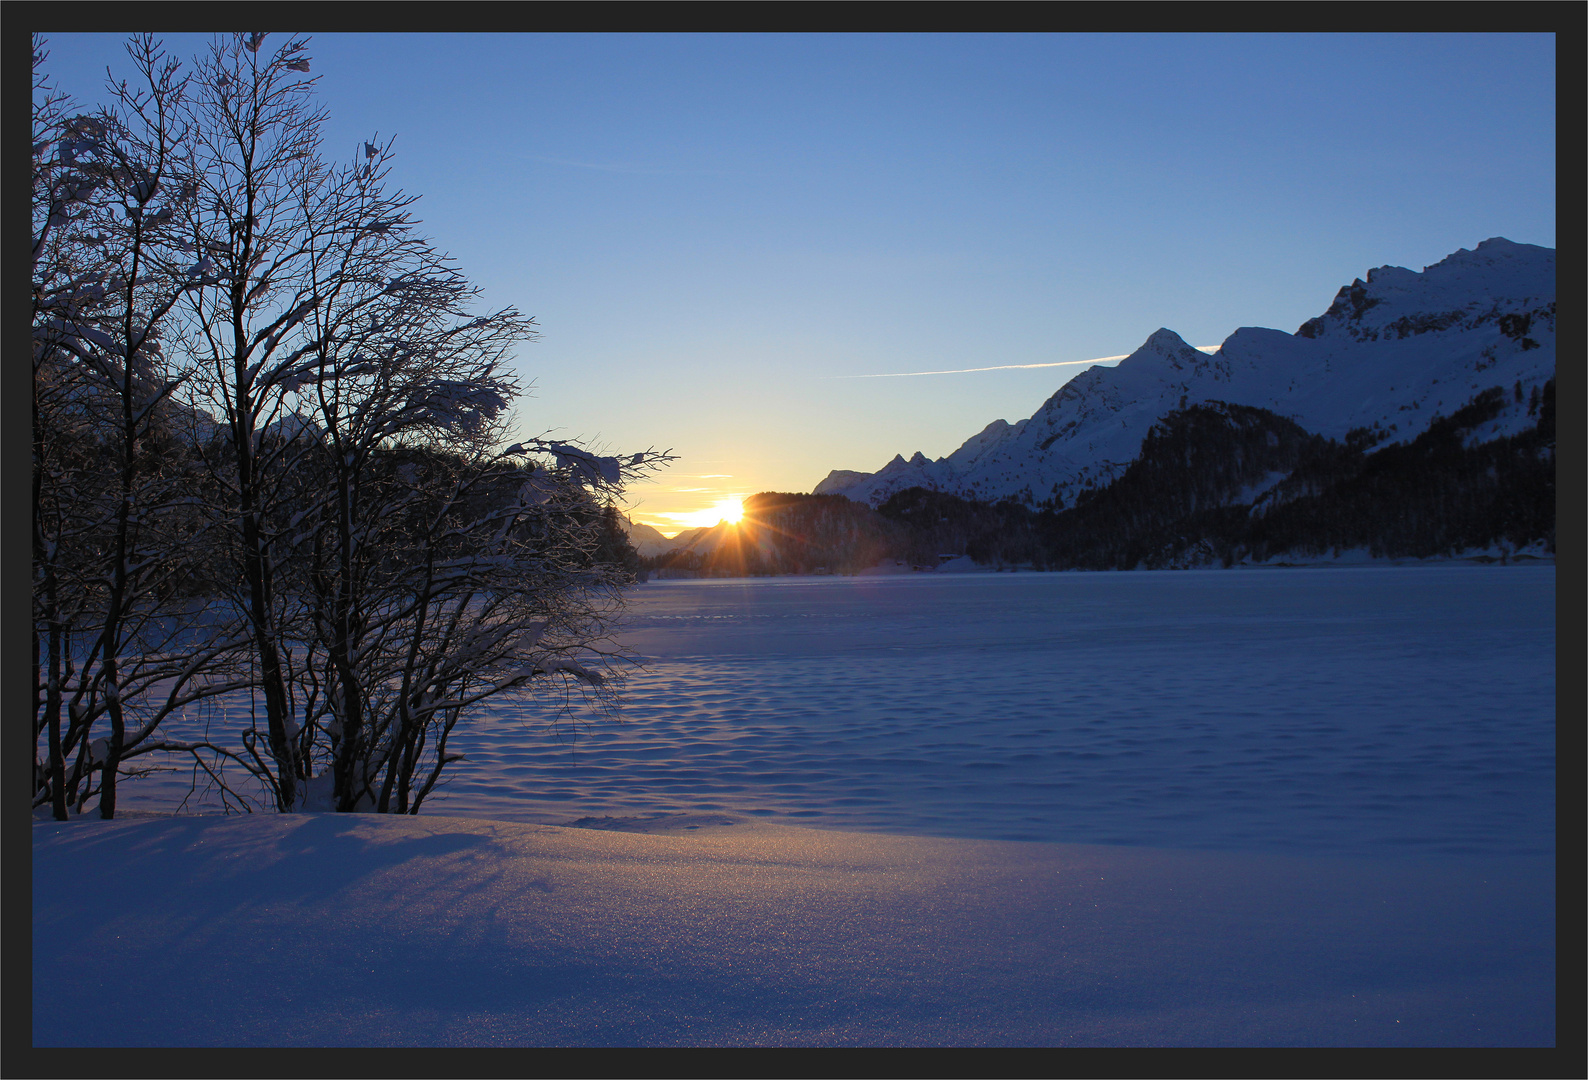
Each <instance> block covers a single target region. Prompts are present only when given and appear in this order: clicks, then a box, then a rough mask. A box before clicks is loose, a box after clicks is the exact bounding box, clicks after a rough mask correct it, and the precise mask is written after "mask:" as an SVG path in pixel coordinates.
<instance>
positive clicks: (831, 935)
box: [34, 564, 1555, 1045]
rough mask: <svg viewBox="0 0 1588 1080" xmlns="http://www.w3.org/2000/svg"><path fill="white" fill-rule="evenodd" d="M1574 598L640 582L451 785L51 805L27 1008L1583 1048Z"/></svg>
mask: <svg viewBox="0 0 1588 1080" xmlns="http://www.w3.org/2000/svg"><path fill="white" fill-rule="evenodd" d="M1554 586H1555V573H1554V568H1553V567H1551V566H1505V567H1501V566H1474V565H1469V564H1444V565H1432V566H1408V567H1386V566H1362V567H1358V566H1340V567H1330V568H1318V569H1289V570H1281V569H1237V570H1228V571H1184V572H1160V573H1148V572H1137V573H1128V574H974V575H969V574H967V575H919V574H918V575H896V576H878V577H856V578H803V579H770V580H752V581H742V580H741V581H710V580H708V581H662V582H651V583H649V584H646V585H644V586H641V587H639V588H637V589H636V590H634V593H633V596H632V603H631V608H630V614H629V618H628V620H627V630H626V631H625V639H626V640H627V642H628V643H629V645H630V646H631V647H632V648H633V649H634V650H635V652H636V653H637V654H638V655H639V656H641V657H643V658H644V659H645V660H646V662H647V667H646V668H645V669H644V670H641V671H636V672H635V673H634V674H633V675H632V676H631V679H630V683H629V693H628V701H627V704H626V705H625V707H624V709H623V710H622V714H621V722H618V721H599V722H594V723H592V724H590V725H589V726H588V727H587V728H586V729H585V730H584V731H583V732H582V733H581V734H579V735H578V737H576V738H575V737H572V735H571V734H570V733H569V732H568V731H567V730H566V725H564V730H563V731H562V732H561V733H560V734H559V733H557V732H553V731H551V730H549V729H548V727H547V721H548V717H547V716H546V715H543V714H539V715H526V714H524V713H522V712H506V711H496V712H490V713H487V714H485V715H483V716H481V717H480V718H479V719H478V721H477V722H476V723H475V724H474V725H473V726H472V727H471V728H470V730H469V731H468V732H466V733H463V734H462V735H461V737H457V748H458V749H459V750H462V751H464V752H465V753H466V754H467V755H468V758H467V760H466V761H465V762H463V763H460V764H459V765H458V766H457V767H456V772H455V774H454V775H453V778H452V779H451V781H450V782H449V783H448V784H447V785H446V786H445V788H444V792H443V795H442V797H439V798H437V799H435V800H434V801H433V802H431V803H428V804H427V805H426V808H425V809H426V813H425V814H422V815H421V816H420V817H419V818H417V819H406V820H401V821H392V820H380V819H375V818H373V817H368V816H359V817H356V818H355V817H349V816H341V817H339V816H335V815H300V816H297V817H293V818H285V819H284V818H280V817H278V816H274V815H254V816H252V817H247V818H235V817H234V818H230V819H225V818H202V819H192V818H182V819H174V820H173V819H169V818H167V819H166V820H163V821H159V820H154V819H153V818H151V817H143V816H140V813H139V812H140V811H141V812H143V813H149V814H154V813H160V812H162V811H163V812H167V813H168V812H169V810H170V809H171V808H172V807H173V806H174V805H175V799H177V798H180V795H179V794H178V789H177V787H175V786H174V785H172V784H171V783H170V781H169V780H167V781H156V780H149V781H142V782H135V783H129V784H127V785H126V786H125V787H124V789H123V795H122V806H123V808H124V810H125V811H128V812H129V814H128V816H127V817H126V819H125V820H123V821H118V822H114V823H99V822H94V821H77V822H71V823H67V824H64V825H57V824H55V823H52V822H41V823H39V824H38V825H36V826H35V855H34V873H35V877H34V904H35V916H34V920H35V922H34V927H35V929H34V933H35V953H34V972H35V1021H34V1023H35V1039H36V1041H37V1042H38V1043H39V1044H40V1045H44V1044H82V1043H96V1042H97V1043H101V1044H104V1043H106V1042H109V1043H110V1044H116V1045H131V1044H138V1043H154V1044H165V1045H170V1044H182V1043H194V1044H217V1043H219V1044H269V1043H310V1044H317V1045H331V1044H339V1045H381V1044H390V1043H419V1044H423V1043H444V1044H449V1045H458V1044H469V1043H480V1044H515V1043H516V1044H525V1043H532V1044H542V1045H544V1044H548V1043H553V1044H568V1045H582V1044H613V1043H619V1044H622V1043H632V1044H659V1043H694V1044H702V1043H704V1044H712V1043H734V1044H746V1043H762V1044H823V1043H848V1044H853V1043H860V1044H865V1043H874V1044H899V1043H928V1044H930V1043H943V1044H946V1043H967V1044H968V1043H977V1044H987V1043H993V1044H998V1043H1003V1044H1030V1043H1049V1044H1059V1043H1067V1044H1094V1045H1096V1044H1160V1045H1187V1044H1195V1043H1206V1044H1221V1045H1229V1044H1239V1043H1258V1044H1264V1045H1323V1044H1329V1045H1342V1044H1361V1045H1390V1044H1395V1045H1417V1044H1420V1045H1431V1044H1460V1045H1549V1044H1551V1043H1552V1042H1553V1038H1554V1035H1553V1032H1554V1011H1553V1010H1554V1000H1553V985H1554V965H1553V948H1554V945H1553V940H1554V938H1553V933H1554V921H1553V920H1554V913H1553V888H1554V886H1553V867H1554V862H1553V849H1554V818H1553V812H1554V784H1555V764H1554V680H1555V673H1554ZM576 823H577V824H579V825H581V826H584V827H582V828H559V827H548V826H565V825H573V824H576ZM795 826H798V827H795ZM809 826H816V827H817V828H815V829H812V828H809ZM1011 841H1026V842H1024V843H1012V842H1011ZM1030 841H1040V843H1031V842H1030ZM100 890H109V891H104V892H102V891H100ZM110 896H113V897H114V903H109V902H107V898H108V897H110ZM85 948H86V949H88V951H87V952H86V953H84V952H83V950H84V949H85ZM78 955H85V956H88V955H91V956H93V957H95V959H94V961H93V962H91V963H88V964H86V965H84V964H78V963H75V962H73V960H72V959H71V958H72V957H74V956H78ZM85 979H86V980H87V982H85V981H84V980H85ZM218 1001H225V1002H227V1010H225V1011H221V1010H217V1009H214V1008H212V1007H210V1004H207V1003H213V1002H218ZM238 1002H244V1004H241V1005H239V1004H237V1003H238ZM85 1009H86V1010H87V1011H86V1012H85Z"/></svg>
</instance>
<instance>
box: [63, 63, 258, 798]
mask: <svg viewBox="0 0 1588 1080" xmlns="http://www.w3.org/2000/svg"><path fill="white" fill-rule="evenodd" d="M128 54H129V57H130V58H131V60H132V62H133V65H134V67H135V68H136V70H137V75H138V82H136V83H133V84H129V83H126V82H120V83H112V85H111V87H110V94H111V103H110V104H109V105H108V106H106V107H104V108H101V109H99V110H98V111H96V112H95V113H94V114H92V115H81V114H79V115H70V116H69V115H68V113H69V111H70V110H69V103H68V102H66V101H65V100H64V99H62V98H61V97H59V96H58V95H55V94H53V93H52V92H51V91H50V89H49V87H48V85H47V84H46V83H45V82H44V80H43V79H42V77H41V76H40V74H39V65H40V64H41V63H42V61H43V60H44V58H45V55H46V54H45V52H44V49H43V44H42V42H40V41H37V40H36V41H35V48H34V65H35V87H36V91H35V92H36V95H37V99H38V100H37V101H36V103H35V104H36V107H35V118H34V128H35V130H34V147H33V153H34V240H33V254H34V257H33V278H34V289H33V295H34V301H33V303H34V311H33V342H34V350H33V351H34V476H33V481H34V482H33V490H34V504H33V509H34V544H33V548H34V567H35V590H34V592H35V596H34V600H35V631H34V632H35V639H36V640H37V638H38V635H39V633H40V630H41V629H42V631H43V636H44V639H45V644H44V649H43V651H45V652H46V653H47V656H46V657H44V658H43V662H42V663H41V664H40V665H39V666H40V668H41V669H43V671H44V672H45V675H44V677H43V679H42V682H43V686H42V691H43V692H42V693H41V694H39V695H38V703H39V708H38V710H37V719H36V730H35V737H36V739H37V736H38V734H39V733H40V732H44V733H47V738H48V745H47V750H46V755H45V756H46V761H47V762H48V764H47V766H46V767H45V768H43V769H42V770H41V775H40V777H39V783H38V784H37V785H36V789H35V790H36V796H35V801H36V802H44V801H48V802H49V803H50V804H51V805H52V808H53V811H54V814H55V816H56V817H57V818H64V817H65V816H66V805H67V802H68V801H75V802H77V803H78V805H79V806H81V805H82V804H83V802H84V801H85V800H86V799H87V798H88V797H89V795H91V794H95V793H96V791H95V790H94V786H93V776H94V775H95V774H96V773H97V776H98V778H99V785H98V789H97V794H98V795H99V809H100V813H101V814H102V816H104V817H112V816H114V814H115V808H116V780H117V776H118V774H119V773H120V771H121V767H122V762H123V760H125V759H127V758H129V757H132V756H137V755H139V754H143V753H148V752H151V751H153V750H155V749H157V748H165V747H164V746H163V744H162V743H161V742H160V740H159V739H158V738H157V735H156V732H157V729H158V728H159V726H160V724H161V723H162V722H163V721H164V720H165V719H166V718H167V717H168V716H170V715H172V714H173V713H174V712H179V711H181V710H182V709H184V708H186V707H187V706H188V705H190V704H192V703H194V702H195V701H198V700H201V699H203V698H204V697H207V696H211V695H213V694H218V693H223V692H225V691H226V690H227V689H229V688H230V684H228V683H226V681H225V680H224V679H222V680H220V681H219V682H217V681H216V680H215V679H214V678H212V676H213V675H214V674H215V669H216V668H217V665H222V662H223V660H224V658H225V657H227V656H228V653H229V651H230V650H233V649H235V645H236V642H235V641H228V640H227V638H226V635H225V634H224V633H220V634H218V635H211V634H206V635H202V640H198V641H195V639H194V637H193V635H192V633H191V625H190V623H191V621H192V620H191V619H190V618H189V619H184V617H183V614H182V612H181V611H180V608H181V607H182V604H181V603H180V600H181V596H182V594H183V591H184V589H185V587H186V585H187V577H188V575H187V572H186V567H185V566H184V563H183V560H182V558H181V557H180V553H181V552H183V551H184V550H190V549H191V548H192V547H193V541H194V540H195V539H196V532H197V530H198V529H200V528H201V527H202V525H201V520H200V518H199V517H198V516H197V515H196V514H194V513H193V508H192V506H191V499H190V498H189V497H188V495H187V494H186V485H185V484H184V483H183V477H182V454H181V452H180V447H179V444H178V443H177V442H176V440H175V438H174V433H173V430H172V412H173V403H172V400H171V397H172V394H173V392H174V391H175V390H176V389H177V388H178V387H179V386H180V384H181V381H182V379H181V376H180V374H179V373H178V372H176V371H174V370H173V368H172V366H171V365H170V364H169V363H167V361H166V359H165V356H164V353H163V350H162V343H161V336H162V329H163V327H164V324H165V322H166V320H167V318H168V316H169V315H170V312H171V309H172V308H173V307H174V306H175V305H176V303H177V302H178V301H179V300H180V299H181V297H182V296H183V294H184V292H185V291H186V290H187V288H188V287H189V284H190V281H191V276H190V275H189V274H187V273H186V272H185V271H184V269H183V267H185V266H186V264H187V262H188V261H189V260H187V259H186V258H185V257H184V255H183V253H182V252H181V251H180V250H179V248H180V246H181V241H180V236H179V235H178V234H177V233H176V232H175V230H174V223H175V222H176V221H177V220H178V219H179V216H180V213H181V211H182V209H183V205H184V202H185V201H186V200H188V199H190V198H191V196H192V193H193V189H192V186H191V184H190V183H189V182H188V180H187V178H186V174H185V168H184V166H185V163H184V162H183V160H182V158H181V148H182V144H183V140H184V131H183V130H182V127H181V124H180V122H179V121H178V120H177V119H176V111H177V108H178V104H179V102H180V99H181V94H182V81H181V80H180V78H179V77H178V68H177V65H176V64H175V63H174V62H173V61H170V60H167V59H166V58H165V57H164V55H163V54H162V52H161V50H160V49H159V48H158V46H157V45H156V44H155V43H154V41H153V39H152V38H150V37H149V36H147V35H144V36H140V37H136V38H134V39H133V40H132V41H131V42H129V44H128ZM187 607H188V608H189V609H191V605H187ZM188 614H189V615H192V614H193V612H192V611H191V610H189V612H188ZM63 712H64V714H65V718H66V720H67V727H66V729H65V730H64V731H62V729H61V722H62V718H63ZM101 718H104V719H107V720H108V721H109V726H110V731H109V734H108V736H105V737H101V738H98V739H92V738H91V733H92V729H93V727H94V725H95V723H96V721H97V720H99V719H101ZM129 724H131V727H129ZM74 750H75V751H76V758H75V762H74V764H73V766H72V768H71V771H70V774H68V771H67V768H66V760H67V758H68V757H69V756H71V755H72V754H73V751H74Z"/></svg>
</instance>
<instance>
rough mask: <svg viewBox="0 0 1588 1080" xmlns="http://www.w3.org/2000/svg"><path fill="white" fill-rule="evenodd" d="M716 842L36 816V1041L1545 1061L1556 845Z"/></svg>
mask: <svg viewBox="0 0 1588 1080" xmlns="http://www.w3.org/2000/svg"><path fill="white" fill-rule="evenodd" d="M673 824H674V825H676V824H677V822H674V823H673ZM695 824H696V827H694V828H692V829H691V828H687V826H686V827H685V828H672V829H664V828H657V827H656V826H654V825H653V826H651V829H652V831H650V832H634V831H628V830H627V829H622V830H613V829H604V830H603V829H588V828H587V829H573V828H556V827H551V826H543V825H532V824H524V823H517V822H500V821H488V820H481V819H463V818H442V817H382V816H377V815H331V814H304V815H294V816H280V815H249V816H244V817H231V818H225V817H185V818H165V819H163V820H154V819H151V818H135V819H128V820H118V821H114V822H100V821H93V820H79V821H73V822H67V823H55V822H42V823H38V824H36V825H35V826H34V831H33V846H34V856H33V864H34V870H33V874H34V886H33V896H34V922H33V925H34V931H33V932H34V957H33V971H34V991H33V993H34V1001H33V1016H34V1045H36V1046H40V1047H44V1046H73V1045H76V1046H84V1045H101V1046H287V1045H300V1046H397V1045H413V1046H662V1045H687V1046H908V1045H923V1046H934V1045H936V1046H950V1045H960V1046H971V1045H1004V1046H1014V1045H1048V1046H1192V1045H1196V1046H1236V1045H1248V1046H1435V1045H1438V1046H1548V1045H1553V1043H1554V1038H1555V1035H1554V1001H1553V991H1554V945H1553V926H1554V913H1553V863H1552V861H1551V860H1549V859H1547V858H1537V857H1534V858H1494V857H1488V858H1483V859H1471V858H1447V859H1440V860H1411V861H1396V860H1384V859H1377V860H1375V859H1349V858H1332V857H1294V856H1285V855H1275V854H1253V853H1244V852H1187V851H1172V850H1163V849H1149V848H1110V847H1102V846H1095V845H1075V844H1046V843H1020V842H1005V841H978V840H963V839H942V838H931V837H907V836H891V835H877V834H861V833H848V832H832V831H822V830H814V829H803V828H795V827H790V826H782V825H770V824H766V823H763V822H754V821H739V822H736V823H734V824H721V823H712V822H710V821H705V822H703V823H702V822H699V821H697V822H696V823H695ZM632 827H633V826H632V825H631V826H630V828H632ZM107 897H114V898H115V902H114V903H113V904H107V903H106V902H105V901H106V898H107ZM83 955H90V956H93V957H95V962H94V964H92V965H90V966H89V967H87V968H85V967H83V966H82V965H80V964H78V963H76V962H75V960H74V958H75V957H80V956H83ZM221 1002H224V1003H225V1004H224V1007H221V1006H220V1005H219V1003H221Z"/></svg>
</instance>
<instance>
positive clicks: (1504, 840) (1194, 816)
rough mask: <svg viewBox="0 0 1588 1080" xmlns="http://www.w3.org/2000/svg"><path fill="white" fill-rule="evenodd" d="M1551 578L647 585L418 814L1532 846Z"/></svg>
mask: <svg viewBox="0 0 1588 1080" xmlns="http://www.w3.org/2000/svg"><path fill="white" fill-rule="evenodd" d="M1554 590H1555V571H1554V568H1553V567H1552V566H1511V567H1498V566H1475V565H1470V564H1443V565H1432V566H1404V567H1393V566H1368V567H1332V568H1323V569H1272V570H1268V569H1265V570H1229V571H1224V570H1210V571H1165V572H1136V573H1068V574H958V575H949V574H942V575H934V574H911V575H897V576H878V577H864V576H862V577H855V578H831V577H817V578H780V579H748V580H744V579H741V580H715V581H713V580H706V581H687V580H686V581H678V580H674V581H653V582H650V583H647V584H645V585H642V586H639V587H637V588H635V589H634V590H632V592H631V594H630V595H631V601H630V608H629V612H628V615H627V618H626V620H625V624H624V625H625V630H624V631H623V634H622V638H623V640H624V641H625V643H626V644H627V645H628V646H629V647H630V648H632V649H633V650H634V652H635V653H636V654H637V655H638V656H639V657H641V658H643V660H644V661H645V665H646V666H645V668H644V669H643V670H637V671H635V672H633V673H632V674H631V676H630V679H629V685H628V691H627V697H626V701H625V704H624V706H623V708H622V710H621V713H620V719H619V720H617V721H614V720H594V721H589V722H587V723H585V724H583V725H582V729H581V730H577V731H575V730H573V729H571V728H570V726H569V724H568V723H567V722H566V720H565V721H564V722H563V724H562V725H561V726H560V728H559V729H556V730H554V729H553V728H552V726H551V724H550V721H551V719H552V714H551V712H550V711H549V710H546V709H541V710H534V709H529V708H525V707H522V706H512V707H496V708H487V709H485V710H484V711H482V712H480V713H477V714H476V716H475V717H474V719H473V720H472V721H468V722H466V723H467V724H468V726H467V728H465V727H464V725H461V724H460V728H459V731H458V732H457V733H455V734H454V736H453V741H452V745H453V746H454V747H455V748H456V749H457V750H459V751H462V752H464V753H466V754H467V760H465V761H463V762H460V763H458V764H457V765H455V766H453V767H452V769H451V770H449V772H448V774H447V776H448V779H447V780H446V781H444V783H443V786H442V787H441V788H440V789H438V791H437V793H436V794H435V795H433V796H432V797H431V799H430V800H428V801H427V802H426V804H425V808H424V809H425V812H426V813H430V814H447V815H453V816H469V817H488V818H495V819H499V820H507V821H523V822H534V823H539V824H568V823H571V822H575V821H580V820H581V819H587V818H602V817H612V818H633V817H647V816H651V815H664V814H666V815H673V814H681V813H683V814H708V815H709V814H719V815H720V814H732V815H747V816H754V817H759V818H762V819H766V820H768V821H772V822H784V823H788V824H800V825H812V826H818V827H822V828H835V829H846V830H859V831H870V832H890V833H903V834H914V835H932V836H945V837H966V838H981V839H1000V840H1041V841H1050V842H1062V843H1083V844H1125V845H1142V846H1152V847H1164V848H1204V849H1223V850H1251V851H1274V852H1294V853H1311V854H1354V855H1375V854H1382V855H1396V856H1400V855H1410V854H1427V855H1504V854H1526V855H1544V854H1549V853H1552V852H1553V849H1554V798H1555V762H1554V700H1555V653H1554V642H1555V634H1554V619H1555V616H1554ZM180 789H181V785H179V784H178V783H176V782H175V779H174V778H171V777H167V778H166V779H164V780H158V779H153V778H151V779H150V780H147V781H141V782H134V783H130V784H128V785H127V786H126V787H125V788H124V792H125V794H124V797H123V798H124V803H123V805H124V807H125V808H126V809H129V810H132V809H138V808H149V809H157V808H160V807H164V806H170V805H174V799H179V798H180V794H181V790H180Z"/></svg>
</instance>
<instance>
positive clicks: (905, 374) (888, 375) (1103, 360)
mask: <svg viewBox="0 0 1588 1080" xmlns="http://www.w3.org/2000/svg"><path fill="white" fill-rule="evenodd" d="M1194 347H1195V349H1196V350H1197V352H1205V353H1212V352H1218V350H1219V346H1217V345H1197V346H1194ZM1129 355H1130V354H1129V353H1121V354H1120V355H1118V356H1099V357H1096V358H1095V359H1092V360H1054V361H1051V362H1049V363H1046V364H997V365H994V366H993V367H968V368H953V369H951V370H948V371H889V372H884V373H882V374H878V375H827V376H824V377H825V378H828V379H908V378H913V377H914V376H916V375H969V374H971V373H973V372H977V371H1023V370H1025V369H1027V368H1049V367H1074V366H1075V365H1077V364H1108V363H1113V362H1114V361H1116V360H1123V359H1125V357H1127V356H1129Z"/></svg>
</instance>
